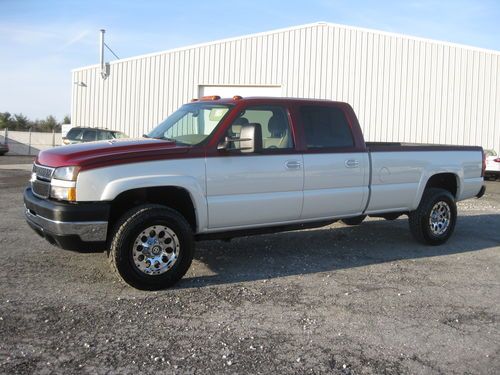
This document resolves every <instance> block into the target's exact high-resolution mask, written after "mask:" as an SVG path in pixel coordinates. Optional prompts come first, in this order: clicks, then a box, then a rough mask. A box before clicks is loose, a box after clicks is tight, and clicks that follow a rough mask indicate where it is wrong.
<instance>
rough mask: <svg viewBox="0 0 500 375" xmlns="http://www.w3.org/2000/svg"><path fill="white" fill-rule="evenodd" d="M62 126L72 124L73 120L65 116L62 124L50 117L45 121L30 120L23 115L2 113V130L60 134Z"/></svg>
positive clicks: (0, 126)
mask: <svg viewBox="0 0 500 375" xmlns="http://www.w3.org/2000/svg"><path fill="white" fill-rule="evenodd" d="M62 124H71V118H70V117H69V116H64V119H63V121H62V122H58V121H57V119H56V118H55V117H54V116H52V115H50V116H47V117H46V118H45V119H44V120H38V119H37V120H34V121H33V120H30V119H28V117H26V116H25V115H23V114H22V113H18V114H11V113H9V112H0V130H1V129H8V130H16V131H29V130H30V129H31V131H34V132H46V133H52V132H53V131H56V132H60V131H61V125H62Z"/></svg>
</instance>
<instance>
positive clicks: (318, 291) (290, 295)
mask: <svg viewBox="0 0 500 375" xmlns="http://www.w3.org/2000/svg"><path fill="white" fill-rule="evenodd" d="M28 175H29V172H26V171H14V170H2V169H0V198H1V207H2V208H1V217H0V256H1V259H2V261H1V265H0V372H1V373H5V374H27V373H40V374H45V373H47V374H49V373H65V374H68V373H97V374H110V373H119V374H126V373H130V374H135V373H158V372H160V373H179V374H181V373H182V374H186V373H188V374H189V373H200V374H214V373H250V374H257V373H277V374H285V373H297V374H305V373H312V374H318V373H330V374H332V373H333V374H365V373H368V374H372V373H373V374H384V373H386V374H405V373H408V374H410V373H411V374H416V373H419V374H421V373H429V374H439V373H447V374H448V373H460V374H466V373H467V374H498V373H500V231H499V228H500V214H499V213H500V182H489V183H488V193H487V195H486V196H485V197H484V198H483V199H481V200H470V201H466V202H464V203H461V204H460V205H459V215H460V216H459V220H458V224H457V228H456V231H455V234H454V236H453V237H452V239H451V240H450V241H449V242H448V244H446V245H444V246H441V247H425V246H421V245H418V244H416V243H415V242H414V241H413V239H412V238H411V237H410V233H409V230H408V225H407V220H406V219H403V218H401V219H399V220H396V221H395V222H388V221H384V220H380V219H370V220H368V221H367V222H365V223H363V224H362V225H361V226H359V227H346V226H344V225H342V224H340V223H337V224H335V225H333V226H332V227H328V228H320V229H314V230H308V231H301V232H290V233H283V234H275V235H266V236H260V237H252V238H241V239H237V240H233V241H232V242H230V243H226V242H219V241H213V242H201V243H199V244H198V250H197V255H196V259H195V262H194V265H193V267H192V268H191V270H190V271H189V273H188V274H187V275H186V277H185V278H184V279H183V280H182V281H181V282H180V284H179V285H178V287H177V288H175V289H170V290H165V291H161V292H154V293H152V292H140V291H137V290H134V289H131V288H129V287H125V286H123V285H122V284H121V283H119V282H117V280H116V279H115V278H114V276H113V275H111V274H110V273H109V271H108V265H107V263H106V260H105V255H104V254H103V253H75V252H67V251H63V250H59V249H57V248H55V247H52V246H51V245H49V244H48V243H46V242H45V241H43V240H41V239H40V238H39V237H37V236H36V235H35V234H34V233H33V232H32V231H31V230H30V229H29V228H28V226H27V225H26V224H25V222H24V219H23V216H22V199H21V193H22V189H23V186H24V185H25V183H26V181H27V179H28Z"/></svg>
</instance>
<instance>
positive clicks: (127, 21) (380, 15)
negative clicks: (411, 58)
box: [0, 0, 500, 120]
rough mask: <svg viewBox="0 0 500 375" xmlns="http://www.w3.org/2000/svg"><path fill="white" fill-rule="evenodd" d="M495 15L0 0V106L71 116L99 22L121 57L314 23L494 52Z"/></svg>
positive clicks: (415, 6)
mask: <svg viewBox="0 0 500 375" xmlns="http://www.w3.org/2000/svg"><path fill="white" fill-rule="evenodd" d="M499 19H500V1H499V0H455V1H452V0H440V1H433V0H413V1H412V0H410V1H404V0H400V1H384V0H378V1H374V0H350V1H349V0H307V1H295V0H287V1H274V0H265V1H261V0H252V1H237V0H230V1H217V0H211V1H206V0H205V1H189V0H184V1H174V0H172V1H167V0H165V1H160V0H142V1H140V0H137V1H131V0H86V1H83V0H80V1H76V0H0V112H10V113H22V114H24V115H27V116H28V117H29V118H30V119H33V120H34V119H37V118H38V119H42V118H45V117H47V116H48V115H55V116H56V118H57V119H58V120H62V118H63V117H64V116H65V115H67V114H70V112H71V86H72V85H73V82H71V70H72V69H75V68H79V67H82V66H87V65H93V64H97V63H99V30H100V29H106V43H107V44H108V45H109V46H110V47H111V48H112V49H113V51H114V52H115V53H116V54H117V55H118V57H120V58H126V57H131V56H135V55H142V54H146V53H151V52H158V51H164V50H168V49H171V48H176V47H182V46H187V45H191V44H197V43H203V42H210V41H213V40H217V39H223V38H229V37H235V36H239V35H245V34H250V33H256V32H263V31H269V30H274V29H279V28H283V27H289V26H296V25H301V24H307V23H313V22H319V21H324V22H332V23H339V24H345V25H351V26H359V27H365V28H370V29H377V30H384V31H389V32H396V33H401V34H408V35H414V36H419V37H424V38H430V39H436V40H443V41H448V42H454V43H460V44H466V45H472V46H476V47H482V48H486V49H493V50H497V51H499V50H500V22H499V21H498V20H499ZM114 59H115V58H114V57H113V56H112V55H111V54H110V53H107V55H106V60H107V61H112V60H114Z"/></svg>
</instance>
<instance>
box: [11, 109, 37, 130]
mask: <svg viewBox="0 0 500 375" xmlns="http://www.w3.org/2000/svg"><path fill="white" fill-rule="evenodd" d="M13 122H14V123H13V127H14V129H12V130H20V131H27V130H29V128H31V127H32V126H33V122H31V121H30V120H29V119H28V118H27V117H26V116H25V115H23V114H22V113H17V114H15V115H14V121H13Z"/></svg>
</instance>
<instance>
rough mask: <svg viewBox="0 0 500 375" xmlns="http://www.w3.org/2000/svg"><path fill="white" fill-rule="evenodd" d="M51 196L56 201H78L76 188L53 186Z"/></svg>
mask: <svg viewBox="0 0 500 375" xmlns="http://www.w3.org/2000/svg"><path fill="white" fill-rule="evenodd" d="M50 196H51V197H52V198H55V199H62V200H65V201H69V202H74V201H76V187H74V186H71V187H66V186H51V187H50Z"/></svg>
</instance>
